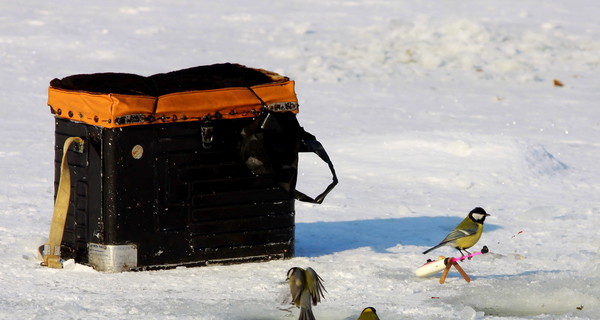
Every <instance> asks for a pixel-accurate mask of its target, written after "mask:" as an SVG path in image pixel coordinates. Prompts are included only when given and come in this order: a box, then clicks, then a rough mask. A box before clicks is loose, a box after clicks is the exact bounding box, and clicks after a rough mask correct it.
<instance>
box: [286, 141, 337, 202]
mask: <svg viewBox="0 0 600 320" xmlns="http://www.w3.org/2000/svg"><path fill="white" fill-rule="evenodd" d="M303 131H304V130H303ZM298 151H299V152H313V153H315V154H316V155H317V156H319V158H321V160H323V161H325V163H327V165H328V166H329V170H330V171H331V175H332V181H331V183H330V184H329V185H328V186H327V188H326V189H325V191H323V192H321V194H319V195H318V196H316V197H315V198H314V199H313V198H311V197H309V196H307V195H306V194H304V193H302V192H300V191H298V190H294V197H295V198H296V199H298V200H300V201H304V202H310V203H319V204H320V203H322V202H323V200H325V197H326V196H327V194H329V192H330V191H331V190H333V188H334V187H335V186H336V185H337V184H338V178H337V174H336V173H335V168H334V167H333V163H332V162H331V159H329V155H328V154H327V151H325V148H323V145H322V144H321V142H319V141H318V140H317V139H316V138H315V136H313V135H312V134H310V133H308V132H306V131H304V133H303V137H302V140H301V145H300V150H298Z"/></svg>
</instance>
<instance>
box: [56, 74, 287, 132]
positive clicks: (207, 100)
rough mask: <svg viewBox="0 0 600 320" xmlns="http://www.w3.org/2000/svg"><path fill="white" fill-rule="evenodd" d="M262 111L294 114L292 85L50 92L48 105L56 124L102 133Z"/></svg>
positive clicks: (244, 115)
mask: <svg viewBox="0 0 600 320" xmlns="http://www.w3.org/2000/svg"><path fill="white" fill-rule="evenodd" d="M263 103H264V105H266V109H269V110H272V111H291V112H294V113H297V112H298V99H297V97H296V93H295V90H294V81H292V80H286V81H281V82H273V83H268V84H262V85H256V86H253V87H250V88H242V87H239V88H224V89H213V90H199V91H185V92H177V93H171V94H166V95H163V96H159V97H158V98H156V97H152V96H143V95H125V94H114V93H92V92H82V91H69V90H63V89H57V88H54V87H50V88H49V89H48V105H49V106H50V108H51V109H52V113H54V114H55V115H56V116H57V117H59V118H64V119H70V120H73V121H79V122H84V123H87V124H91V125H95V126H102V127H106V128H117V127H125V126H131V125H141V124H151V123H157V122H158V123H165V122H180V121H197V120H202V119H221V118H222V119H235V118H245V117H253V116H255V115H256V114H258V113H260V112H261V111H262V110H263V107H264V106H263Z"/></svg>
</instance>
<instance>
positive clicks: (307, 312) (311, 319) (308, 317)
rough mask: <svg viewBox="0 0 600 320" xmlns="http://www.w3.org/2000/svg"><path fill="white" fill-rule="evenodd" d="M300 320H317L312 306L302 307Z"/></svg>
mask: <svg viewBox="0 0 600 320" xmlns="http://www.w3.org/2000/svg"><path fill="white" fill-rule="evenodd" d="M298 320H315V316H314V315H313V313H312V309H311V308H310V307H308V308H305V307H300V317H298Z"/></svg>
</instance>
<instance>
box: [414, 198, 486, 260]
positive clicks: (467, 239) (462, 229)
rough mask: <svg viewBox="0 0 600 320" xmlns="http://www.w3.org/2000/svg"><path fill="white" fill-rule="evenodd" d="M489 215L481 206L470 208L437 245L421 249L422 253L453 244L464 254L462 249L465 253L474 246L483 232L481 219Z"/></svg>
mask: <svg viewBox="0 0 600 320" xmlns="http://www.w3.org/2000/svg"><path fill="white" fill-rule="evenodd" d="M487 216H489V214H488V213H487V212H485V210H483V208H480V207H476V208H475V209H473V210H471V212H469V214H468V215H467V217H466V218H465V219H464V220H463V221H462V222H461V223H459V224H458V226H456V228H454V230H452V232H450V233H449V234H448V235H447V236H446V238H444V240H442V242H440V243H439V244H438V245H437V246H435V247H433V248H430V249H427V250H425V251H423V254H427V253H428V252H429V251H431V250H434V249H437V248H439V247H442V246H453V247H454V248H456V249H457V250H458V251H460V253H461V254H462V255H463V256H464V255H465V254H464V253H463V250H464V251H465V252H467V253H470V252H469V251H467V249H469V248H470V247H472V246H474V245H475V244H476V243H477V241H479V238H481V234H482V233H483V221H484V220H485V217H487Z"/></svg>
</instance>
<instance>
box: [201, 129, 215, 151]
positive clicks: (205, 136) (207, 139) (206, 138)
mask: <svg viewBox="0 0 600 320" xmlns="http://www.w3.org/2000/svg"><path fill="white" fill-rule="evenodd" d="M213 130H214V127H213V126H209V125H204V126H202V127H200V136H201V138H202V147H203V148H204V149H210V148H211V147H212V142H213V138H214V135H213Z"/></svg>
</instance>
